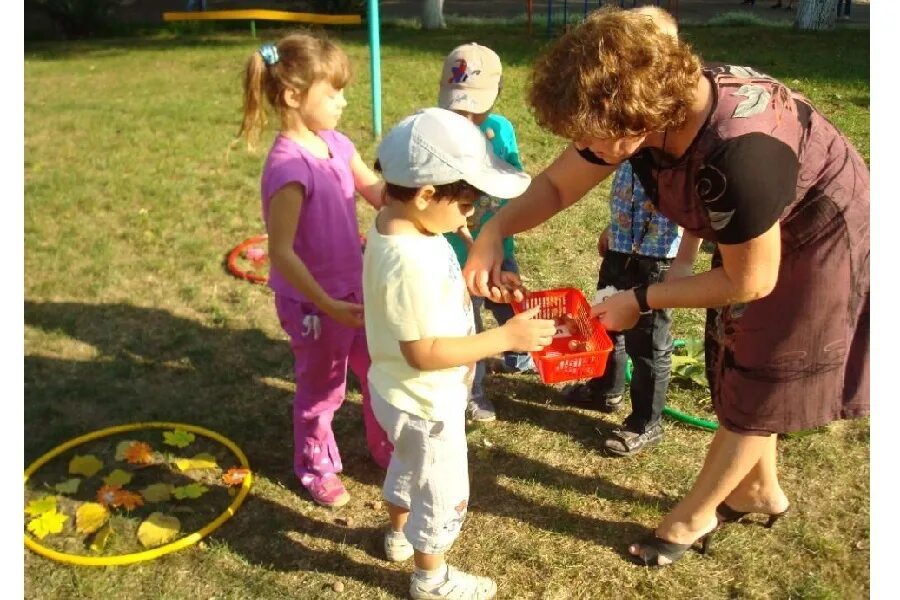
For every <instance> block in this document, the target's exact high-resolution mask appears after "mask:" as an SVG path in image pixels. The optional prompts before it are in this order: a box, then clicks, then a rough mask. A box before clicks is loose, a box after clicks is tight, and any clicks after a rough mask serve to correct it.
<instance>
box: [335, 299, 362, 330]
mask: <svg viewBox="0 0 900 600" xmlns="http://www.w3.org/2000/svg"><path fill="white" fill-rule="evenodd" d="M325 312H326V313H327V314H328V316H329V317H331V318H332V319H334V320H335V321H337V322H338V323H340V324H341V325H343V326H344V327H352V328H354V329H358V328H359V327H362V326H363V325H365V321H364V320H363V305H362V304H356V303H355V302H344V301H343V300H332V301H331V304H330V305H329V306H328V310H326V311H325Z"/></svg>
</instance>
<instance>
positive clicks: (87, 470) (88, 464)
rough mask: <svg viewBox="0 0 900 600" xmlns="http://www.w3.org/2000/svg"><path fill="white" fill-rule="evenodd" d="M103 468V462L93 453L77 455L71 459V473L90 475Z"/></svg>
mask: <svg viewBox="0 0 900 600" xmlns="http://www.w3.org/2000/svg"><path fill="white" fill-rule="evenodd" d="M102 468H103V463H102V462H100V460H98V459H97V457H96V456H94V455H93V454H86V455H84V456H76V457H74V458H73V459H72V460H71V461H69V473H70V474H71V475H84V476H85V477H90V476H92V475H94V474H95V473H97V471H99V470H100V469H102Z"/></svg>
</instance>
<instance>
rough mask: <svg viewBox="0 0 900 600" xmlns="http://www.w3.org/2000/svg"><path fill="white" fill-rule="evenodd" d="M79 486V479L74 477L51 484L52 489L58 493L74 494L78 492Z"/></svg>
mask: <svg viewBox="0 0 900 600" xmlns="http://www.w3.org/2000/svg"><path fill="white" fill-rule="evenodd" d="M79 486H81V480H80V479H78V478H77V477H75V478H74V479H66V480H65V481H63V482H62V483H57V484H56V485H54V486H53V489H54V490H56V491H57V492H59V493H60V494H75V493H78V488H79Z"/></svg>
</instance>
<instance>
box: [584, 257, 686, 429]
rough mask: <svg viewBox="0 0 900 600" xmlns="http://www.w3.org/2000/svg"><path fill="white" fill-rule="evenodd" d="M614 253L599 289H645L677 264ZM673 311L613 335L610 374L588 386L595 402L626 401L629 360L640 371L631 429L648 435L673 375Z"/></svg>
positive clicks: (636, 378)
mask: <svg viewBox="0 0 900 600" xmlns="http://www.w3.org/2000/svg"><path fill="white" fill-rule="evenodd" d="M628 259H629V255H628V254H623V253H621V252H612V251H608V252H607V253H606V256H605V257H604V259H603V263H602V265H601V266H600V275H599V279H598V281H597V289H598V290H599V289H601V288H604V287H606V286H609V285H611V286H614V287H615V288H616V289H619V290H627V289H630V288H633V287H635V286H638V285H640V284H651V283H658V282H660V281H662V280H663V278H664V277H665V275H666V273H667V272H668V270H669V266H670V265H671V264H672V261H671V259H665V258H652V257H647V256H635V257H633V258H632V259H631V261H630V264H629V261H628ZM671 329H672V311H671V310H654V311H653V313H652V314H649V315H641V317H640V319H639V320H638V322H637V325H635V326H634V328H632V329H629V330H628V331H624V332H613V331H610V332H609V337H610V338H611V339H612V341H613V343H614V344H615V348H614V350H613V351H612V352H610V354H609V362H608V363H607V364H606V372H605V373H604V374H603V376H602V377H598V378H596V379H592V380H591V381H590V382H588V385H589V386H590V390H591V396H592V397H593V398H594V399H595V400H597V401H601V400H603V399H606V398H615V397H617V396H621V395H622V394H623V393H624V391H625V365H626V363H627V361H628V357H629V356H630V357H631V362H632V364H633V365H634V371H633V373H632V377H631V414H630V415H628V418H626V419H625V423H624V426H625V429H627V430H629V431H634V432H637V433H643V432H644V431H645V430H646V429H647V428H648V427H650V426H651V425H655V424H656V423H658V422H659V420H660V418H661V417H662V410H663V408H664V407H665V405H666V392H667V391H668V389H669V376H670V372H671V369H672V336H671Z"/></svg>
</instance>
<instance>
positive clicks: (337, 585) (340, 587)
mask: <svg viewBox="0 0 900 600" xmlns="http://www.w3.org/2000/svg"><path fill="white" fill-rule="evenodd" d="M331 589H333V590H334V591H336V592H337V593H338V594H340V593H341V592H343V591H344V582H343V581H335V582H334V583H332V584H331Z"/></svg>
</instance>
